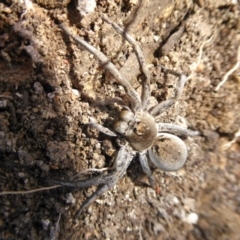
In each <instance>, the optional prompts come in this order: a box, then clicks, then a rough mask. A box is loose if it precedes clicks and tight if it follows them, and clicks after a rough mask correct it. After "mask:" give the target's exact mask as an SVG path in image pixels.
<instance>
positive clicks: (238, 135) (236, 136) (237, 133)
mask: <svg viewBox="0 0 240 240" xmlns="http://www.w3.org/2000/svg"><path fill="white" fill-rule="evenodd" d="M239 137H240V129H239V130H238V131H237V132H236V133H235V134H234V138H233V140H231V141H230V142H228V143H225V144H224V145H223V150H227V149H228V148H230V147H231V146H232V145H233V144H234V143H235V142H236V141H237V139H238V138H239Z"/></svg>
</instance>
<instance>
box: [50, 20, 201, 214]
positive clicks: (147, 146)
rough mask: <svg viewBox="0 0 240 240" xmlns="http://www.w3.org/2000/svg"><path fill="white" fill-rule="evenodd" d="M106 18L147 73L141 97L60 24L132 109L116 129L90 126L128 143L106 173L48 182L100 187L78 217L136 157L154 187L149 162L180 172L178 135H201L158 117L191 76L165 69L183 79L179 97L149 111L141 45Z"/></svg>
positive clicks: (182, 154)
mask: <svg viewBox="0 0 240 240" xmlns="http://www.w3.org/2000/svg"><path fill="white" fill-rule="evenodd" d="M102 18H103V19H104V20H105V21H106V22H107V23H109V24H111V25H112V26H113V28H114V29H116V31H118V32H119V33H120V34H122V35H123V37H124V38H125V39H126V40H127V41H128V42H129V43H130V44H132V46H133V48H134V51H135V53H136V55H137V59H138V62H139V64H140V68H141V71H142V73H143V86H142V94H141V97H140V96H139V95H138V93H137V92H136V91H135V89H134V88H133V87H132V86H131V84H130V83H129V81H128V80H127V79H125V78H124V77H123V76H122V75H121V73H120V72H119V71H118V70H117V69H116V68H115V66H114V65H113V64H112V63H111V61H109V59H108V58H107V57H106V56H105V55H104V54H103V53H102V52H100V51H99V50H97V49H96V48H94V47H93V46H92V45H90V44H88V43H87V42H85V41H84V40H83V39H81V38H79V37H77V36H75V35H73V34H72V33H71V32H70V31H69V29H68V28H67V27H66V26H65V25H64V24H61V25H60V27H61V29H62V30H63V31H64V32H65V33H67V34H68V35H69V36H71V37H72V38H73V39H74V40H75V41H76V42H78V43H80V44H81V45H82V46H83V47H84V48H85V49H86V50H88V51H89V52H91V53H92V54H93V55H95V57H96V58H97V59H98V60H99V61H100V62H101V64H102V65H103V66H104V68H105V69H106V70H108V71H109V72H110V73H111V74H112V75H113V76H114V78H115V79H116V81H117V82H118V83H119V84H121V85H122V86H123V87H124V89H125V92H126V94H127V96H128V98H129V102H130V106H129V107H128V106H127V103H126V105H124V106H122V110H121V111H120V113H119V118H118V119H117V120H116V122H115V124H114V126H113V130H110V129H108V128H106V127H103V126H102V125H100V124H97V123H95V122H90V123H89V125H91V126H92V127H95V128H97V129H98V130H99V131H101V132H103V133H105V134H106V135H109V136H111V137H116V138H119V139H123V140H124V141H118V142H119V151H118V152H117V154H116V157H115V164H114V166H113V167H111V168H108V169H107V170H106V171H103V172H102V173H101V175H99V176H96V177H91V178H89V179H86V180H78V181H77V180H76V181H70V180H48V182H51V183H57V184H60V185H63V186H69V187H77V188H81V189H83V188H88V187H91V186H97V190H96V192H94V193H93V194H92V195H91V196H90V197H89V198H88V199H87V200H86V201H85V202H84V203H83V204H82V206H81V207H80V209H79V210H78V212H77V214H76V217H78V216H79V215H80V214H81V213H82V211H83V210H84V209H85V208H86V207H88V206H89V205H90V204H91V203H92V202H93V201H94V200H95V199H96V198H97V197H99V196H100V195H101V194H103V193H104V192H105V191H107V190H108V189H109V188H111V187H113V186H114V185H115V184H116V183H117V182H118V180H119V179H120V178H122V177H123V175H124V174H125V172H126V170H127V168H128V166H129V164H130V163H131V161H132V159H133V157H134V156H135V155H136V154H138V158H139V160H140V163H141V166H142V168H143V171H144V172H145V173H146V175H147V176H148V178H149V182H150V184H151V186H152V187H154V186H155V180H154V178H153V176H152V172H151V169H150V167H149V161H151V162H152V163H153V164H154V165H155V166H156V167H157V168H160V169H162V170H164V171H176V170H178V169H180V168H181V167H182V166H183V165H184V163H185V162H186V159H187V156H188V152H187V147H186V145H185V143H184V142H183V141H182V140H181V139H180V138H179V137H178V136H189V135H190V136H195V135H197V134H198V132H194V131H190V130H188V129H186V128H183V127H180V126H178V125H175V124H171V123H161V122H158V116H159V115H160V114H161V113H163V112H164V111H166V109H168V108H169V107H171V106H172V105H173V104H174V103H175V101H176V100H177V99H178V98H179V97H180V96H181V94H182V91H183V88H184V84H185V82H186V81H187V77H186V76H185V75H182V74H178V73H176V72H173V71H171V70H167V69H165V68H163V69H164V70H165V71H168V72H170V73H171V74H174V75H176V76H177V77H179V82H178V84H177V86H176V90H175V96H173V97H172V98H170V99H168V100H165V101H163V102H161V103H159V104H157V105H156V106H154V107H151V108H149V107H148V101H149V98H150V95H151V93H150V77H149V73H148V69H147V67H146V63H145V60H144V57H143V54H142V51H141V48H140V46H139V45H138V43H137V42H136V41H135V40H134V39H133V38H132V37H131V36H130V35H129V34H127V33H126V32H125V31H124V30H123V29H122V28H120V27H119V26H118V25H117V24H115V23H112V22H111V21H109V20H108V19H107V18H106V17H105V16H102ZM120 142H121V143H120Z"/></svg>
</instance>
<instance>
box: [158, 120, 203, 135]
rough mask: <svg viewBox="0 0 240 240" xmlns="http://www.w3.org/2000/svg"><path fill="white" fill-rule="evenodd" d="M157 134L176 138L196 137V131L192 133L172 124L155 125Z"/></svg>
mask: <svg viewBox="0 0 240 240" xmlns="http://www.w3.org/2000/svg"><path fill="white" fill-rule="evenodd" d="M157 128H158V133H162V132H167V133H171V134H174V135H177V136H185V137H187V136H198V135H199V132H198V131H192V130H189V129H186V128H184V127H181V126H178V125H176V124H172V123H157Z"/></svg>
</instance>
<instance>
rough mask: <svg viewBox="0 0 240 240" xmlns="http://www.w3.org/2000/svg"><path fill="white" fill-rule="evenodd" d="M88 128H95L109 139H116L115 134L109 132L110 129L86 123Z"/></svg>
mask: <svg viewBox="0 0 240 240" xmlns="http://www.w3.org/2000/svg"><path fill="white" fill-rule="evenodd" d="M88 125H89V126H91V127H94V128H96V129H97V130H98V131H100V132H102V133H104V134H106V135H108V136H110V137H117V134H116V133H114V132H113V131H111V130H110V129H108V128H106V127H103V126H102V125H101V124H98V123H94V122H91V123H88Z"/></svg>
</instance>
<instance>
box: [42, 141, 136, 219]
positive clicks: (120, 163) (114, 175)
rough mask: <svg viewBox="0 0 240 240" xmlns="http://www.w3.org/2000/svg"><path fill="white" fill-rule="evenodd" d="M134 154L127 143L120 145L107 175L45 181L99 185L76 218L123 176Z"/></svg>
mask: <svg viewBox="0 0 240 240" xmlns="http://www.w3.org/2000/svg"><path fill="white" fill-rule="evenodd" d="M134 154H135V152H134V151H132V150H131V148H130V147H129V146H128V145H124V146H122V147H121V148H120V150H119V151H118V153H117V156H116V159H115V165H114V168H113V170H111V171H110V172H109V173H108V174H107V175H104V174H102V175H100V176H97V177H93V178H90V179H86V180H79V181H71V180H70V181H69V180H58V179H49V180H46V182H49V183H55V184H60V185H63V186H67V187H74V188H80V189H84V188H89V187H92V186H99V187H98V189H97V190H96V192H95V193H93V194H92V195H91V196H90V197H89V198H88V199H86V200H85V201H84V202H83V204H82V206H81V207H80V209H79V210H78V212H77V214H76V218H77V217H79V215H80V214H81V213H82V211H83V210H84V209H85V208H87V207H88V206H89V205H90V204H91V203H92V202H93V201H94V200H95V199H96V198H97V197H99V196H100V195H102V194H103V193H104V192H105V191H107V190H108V189H109V188H111V187H113V186H114V185H115V184H116V183H117V182H118V181H119V179H121V178H122V177H123V175H124V174H125V172H126V170H127V168H128V166H129V164H130V163H131V161H132V158H133V155H134Z"/></svg>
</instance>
